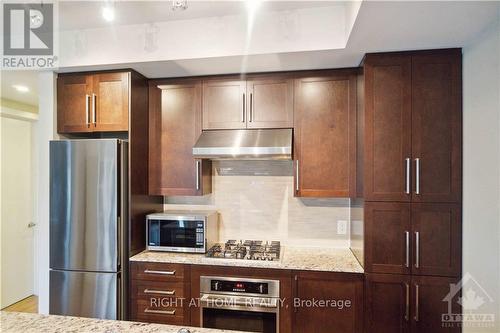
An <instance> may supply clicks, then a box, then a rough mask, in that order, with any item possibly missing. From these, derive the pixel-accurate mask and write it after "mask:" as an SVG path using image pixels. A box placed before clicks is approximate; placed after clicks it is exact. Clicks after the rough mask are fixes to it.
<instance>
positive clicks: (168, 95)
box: [149, 80, 211, 195]
mask: <svg viewBox="0 0 500 333" xmlns="http://www.w3.org/2000/svg"><path fill="white" fill-rule="evenodd" d="M149 92H150V95H149V101H150V104H149V108H150V109H149V126H150V127H149V128H150V130H149V133H150V137H149V140H150V141H149V165H150V169H149V194H151V195H201V194H204V193H207V191H210V186H211V181H210V174H211V164H210V161H205V160H204V161H202V160H196V159H194V157H193V152H192V149H193V145H194V144H195V143H196V140H197V139H198V137H199V136H200V134H201V81H198V80H181V81H178V82H171V83H168V84H165V85H159V86H157V85H156V84H155V83H151V85H150V88H149Z"/></svg>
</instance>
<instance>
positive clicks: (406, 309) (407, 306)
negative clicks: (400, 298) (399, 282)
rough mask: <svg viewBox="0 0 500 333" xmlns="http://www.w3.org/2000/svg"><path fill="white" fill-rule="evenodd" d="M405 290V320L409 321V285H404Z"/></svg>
mask: <svg viewBox="0 0 500 333" xmlns="http://www.w3.org/2000/svg"><path fill="white" fill-rule="evenodd" d="M405 288H406V303H405V320H406V321H409V320H410V285H409V284H408V283H405Z"/></svg>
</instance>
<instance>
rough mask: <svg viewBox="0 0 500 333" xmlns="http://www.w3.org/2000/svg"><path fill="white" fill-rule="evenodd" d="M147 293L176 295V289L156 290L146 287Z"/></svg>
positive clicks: (145, 291)
mask: <svg viewBox="0 0 500 333" xmlns="http://www.w3.org/2000/svg"><path fill="white" fill-rule="evenodd" d="M144 293H145V294H161V295H175V290H154V289H147V288H146V289H144Z"/></svg>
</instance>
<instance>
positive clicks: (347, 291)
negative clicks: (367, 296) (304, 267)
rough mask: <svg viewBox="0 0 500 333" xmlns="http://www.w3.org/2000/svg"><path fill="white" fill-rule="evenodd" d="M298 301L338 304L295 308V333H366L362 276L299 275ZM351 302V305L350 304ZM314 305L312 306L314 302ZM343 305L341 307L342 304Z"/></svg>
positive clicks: (315, 273) (297, 284) (301, 273)
mask: <svg viewBox="0 0 500 333" xmlns="http://www.w3.org/2000/svg"><path fill="white" fill-rule="evenodd" d="M295 299H299V300H300V301H301V302H307V301H309V302H311V301H313V300H316V301H318V302H320V301H337V302H338V303H337V304H336V305H332V304H333V303H331V304H330V305H328V306H326V305H325V306H320V305H319V304H320V303H317V304H318V306H307V305H305V304H306V303H304V305H303V306H300V307H295V311H296V312H295V321H294V330H293V331H294V332H297V333H302V332H315V333H330V332H332V330H334V331H335V332H338V333H345V332H352V333H355V332H362V331H363V275H361V274H346V273H341V274H338V273H337V274H336V273H320V272H299V273H296V290H295ZM347 301H349V302H350V303H349V305H347V304H348V303H347ZM311 304H313V303H311ZM340 304H341V305H340Z"/></svg>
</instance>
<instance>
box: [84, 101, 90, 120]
mask: <svg viewBox="0 0 500 333" xmlns="http://www.w3.org/2000/svg"><path fill="white" fill-rule="evenodd" d="M89 98H90V95H89V94H85V125H87V127H89V126H90V119H89Z"/></svg>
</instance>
